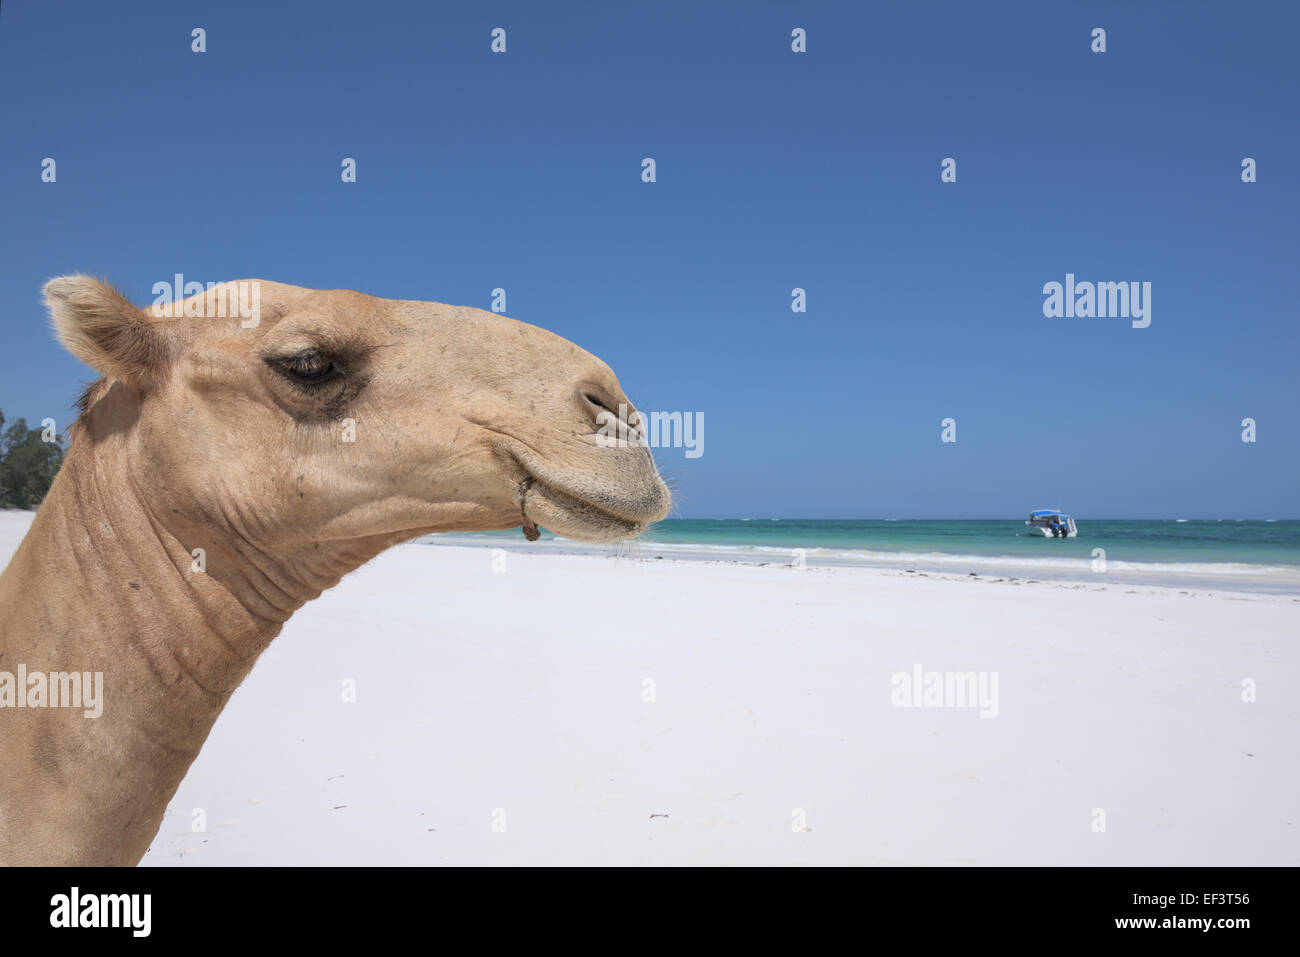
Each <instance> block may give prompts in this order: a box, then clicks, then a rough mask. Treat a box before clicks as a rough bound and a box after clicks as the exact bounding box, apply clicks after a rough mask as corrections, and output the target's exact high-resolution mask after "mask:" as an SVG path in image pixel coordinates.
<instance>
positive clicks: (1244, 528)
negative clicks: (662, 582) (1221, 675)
mask: <svg viewBox="0 0 1300 957" xmlns="http://www.w3.org/2000/svg"><path fill="white" fill-rule="evenodd" d="M1075 521H1076V522H1077V523H1078V528H1079V536H1078V537H1077V538H1072V539H1048V538H1044V537H1042V536H1041V535H1038V534H1035V535H1032V536H1031V535H1029V534H1027V532H1028V530H1027V529H1026V527H1025V524H1024V518H1023V517H1021V518H1008V519H1005V520H969V521H950V520H904V519H899V520H892V519H882V520H809V519H759V518H755V519H677V520H672V519H670V520H668V521H664V522H661V523H659V524H658V525H656V526H654V527H653V528H652V529H650V530H649V531H648V532H647V533H646V534H645V535H643V536H642V537H641V538H640V539H639V540H638V541H637V542H634V543H630V544H627V545H622V546H610V547H609V548H606V549H603V550H602V549H600V548H595V547H593V546H584V545H578V544H576V543H567V544H566V543H563V542H560V541H555V540H554V536H551V535H549V534H548V533H546V532H545V531H543V541H547V540H550V541H551V547H558V548H559V549H560V550H566V551H582V552H591V551H596V552H599V551H605V552H608V551H610V550H611V549H612V550H613V551H614V552H615V553H617V554H623V555H628V556H635V557H640V558H647V557H649V558H655V557H657V556H659V555H663V556H664V557H665V558H701V559H729V560H734V561H747V562H759V563H763V562H766V563H768V564H789V563H791V562H793V561H796V560H797V559H798V558H799V557H800V556H797V555H796V552H795V550H796V549H800V550H802V556H801V557H802V560H803V561H804V562H806V563H807V564H808V565H814V566H816V565H846V564H861V565H870V566H883V567H896V568H899V569H902V570H906V569H908V568H911V569H916V570H918V571H919V570H931V571H946V572H951V573H960V574H969V573H970V572H975V573H976V574H980V575H984V574H989V575H998V576H1003V577H1008V576H1011V577H1020V578H1045V579H1071V580H1081V581H1113V582H1116V583H1131V584H1157V585H1183V586H1187V587H1196V588H1213V587H1219V588H1223V589H1225V590H1226V589H1231V590H1237V589H1240V590H1248V591H1266V592H1277V593H1286V594H1300V521H1296V520H1287V521H1243V520H1235V519H1222V520H1200V519H1192V520H1185V521H1184V520H1175V519H1157V520H1146V519H1123V520H1120V519H1098V520H1095V521H1090V520H1088V519H1086V518H1082V517H1079V516H1076V517H1075ZM516 540H517V541H518V543H519V545H520V546H524V545H526V544H527V543H525V542H524V541H523V538H522V536H521V535H520V533H519V532H518V531H514V532H490V533H482V534H479V535H455V536H449V535H440V536H431V537H430V539H428V541H436V542H441V541H445V542H446V543H448V544H451V543H452V542H453V541H456V542H458V543H460V544H465V543H466V542H468V541H478V542H480V543H482V544H488V543H502V542H504V543H512V542H514V541H516ZM538 544H542V543H538Z"/></svg>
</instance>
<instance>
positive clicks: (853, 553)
mask: <svg viewBox="0 0 1300 957" xmlns="http://www.w3.org/2000/svg"><path fill="white" fill-rule="evenodd" d="M411 544H416V545H422V546H423V545H428V546H434V547H438V548H480V549H482V548H486V549H501V550H503V551H506V552H507V553H516V554H527V553H528V552H529V551H532V552H534V553H538V554H553V555H575V556H587V557H594V558H606V559H614V560H616V561H617V560H622V561H637V562H641V561H650V562H653V561H659V560H663V561H672V562H681V563H699V564H706V565H708V564H730V565H744V566H753V567H760V568H761V567H767V568H785V569H788V570H790V571H792V572H798V571H799V570H798V569H796V567H795V565H794V562H795V561H796V558H795V555H794V553H795V552H796V551H803V552H804V553H805V554H804V555H803V561H804V563H805V566H806V568H805V569H804V571H805V572H806V571H812V570H814V569H817V570H821V569H858V570H861V571H864V572H877V573H880V574H885V575H890V574H904V575H915V576H917V577H937V578H945V579H948V578H951V579H953V580H966V579H978V580H979V581H982V582H989V583H1002V584H1008V585H1025V584H1046V585H1061V586H1069V587H1077V588H1094V589H1096V590H1101V591H1105V590H1107V589H1111V588H1133V589H1150V590H1153V591H1174V592H1183V593H1186V592H1189V591H1191V592H1198V593H1199V592H1204V593H1207V594H1211V593H1212V594H1215V595H1218V594H1224V595H1229V596H1235V597H1240V598H1244V599H1251V600H1254V599H1265V598H1272V599H1276V600H1288V599H1293V600H1295V601H1296V602H1300V570H1292V569H1289V568H1283V567H1278V566H1268V565H1258V566H1254V565H1245V564H1242V565H1234V566H1232V567H1233V571H1231V572H1227V571H1219V570H1218V568H1219V566H1221V565H1222V564H1223V563H1214V562H1208V563H1202V564H1204V565H1205V566H1207V567H1206V568H1204V569H1202V568H1198V567H1197V563H1183V565H1182V567H1179V568H1170V567H1168V566H1162V565H1161V564H1160V563H1156V562H1119V561H1112V562H1108V563H1107V567H1106V570H1105V571H1098V572H1093V571H1091V570H1085V568H1081V567H1079V565H1078V564H1076V563H1074V562H1072V561H1070V560H1062V559H1058V560H1055V561H1056V562H1058V563H1057V564H1050V563H1049V562H1051V561H1053V560H1050V559H1049V560H1048V561H1047V562H1031V561H1027V560H1024V559H1022V558H1020V557H1018V556H985V555H966V554H959V553H944V552H936V553H931V554H915V553H901V554H900V553H893V552H883V551H870V550H866V549H860V550H846V549H824V548H808V549H801V550H796V549H789V548H777V547H773V546H762V545H759V546H748V545H712V544H683V543H676V542H674V543H666V542H654V541H647V540H645V539H638V540H634V541H632V542H626V543H621V544H618V545H589V544H584V543H580V542H571V541H567V540H565V539H559V538H555V537H547V536H544V537H543V538H541V539H540V540H538V541H536V542H526V541H524V540H523V539H522V537H519V538H516V537H515V536H513V535H493V536H487V535H475V534H468V535H467V534H462V533H448V534H445V535H429V536H424V537H422V538H419V539H416V540H415V541H414V542H413V543H411ZM1082 564H1085V565H1086V564H1087V563H1082ZM1211 569H1214V570H1211Z"/></svg>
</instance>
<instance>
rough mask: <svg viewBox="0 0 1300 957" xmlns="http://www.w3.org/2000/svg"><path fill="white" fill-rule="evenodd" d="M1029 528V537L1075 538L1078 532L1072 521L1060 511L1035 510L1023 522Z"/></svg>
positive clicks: (1048, 509)
mask: <svg viewBox="0 0 1300 957" xmlns="http://www.w3.org/2000/svg"><path fill="white" fill-rule="evenodd" d="M1025 524H1026V525H1028V526H1029V532H1028V533H1027V534H1029V535H1042V536H1043V537H1044V538H1077V537H1078V535H1079V530H1078V529H1077V528H1076V527H1075V525H1074V519H1072V518H1071V517H1070V516H1069V515H1066V514H1065V513H1064V512H1062V511H1061V510H1060V509H1055V508H1036V509H1034V510H1033V511H1032V512H1030V513H1029V518H1028V519H1026V520H1025Z"/></svg>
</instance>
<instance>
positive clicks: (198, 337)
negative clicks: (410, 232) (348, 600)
mask: <svg viewBox="0 0 1300 957" xmlns="http://www.w3.org/2000/svg"><path fill="white" fill-rule="evenodd" d="M240 283H252V284H255V285H254V286H253V288H255V290H256V291H257V292H258V299H259V300H260V305H259V309H258V315H257V316H256V321H255V322H250V321H248V320H247V319H243V318H241V317H240V315H233V314H232V315H231V316H229V317H226V316H225V310H224V309H223V310H219V311H218V312H217V314H216V315H213V314H212V312H213V310H211V309H210V308H207V309H206V312H205V307H210V306H211V303H212V301H213V300H212V298H211V294H210V293H209V296H208V298H207V299H206V300H205V301H204V302H200V301H199V300H201V299H203V297H202V296H196V297H191V299H187V300H185V302H184V303H183V304H178V306H180V305H183V307H184V308H177V309H174V310H171V311H170V312H168V313H167V314H166V315H163V316H160V313H159V310H158V309H157V308H156V307H155V308H153V309H150V310H145V309H139V308H137V307H135V306H134V305H132V304H131V303H130V302H129V301H128V300H127V299H126V298H124V297H123V296H122V295H121V294H120V293H119V292H117V291H116V290H114V289H113V288H111V287H110V286H108V285H106V284H104V283H102V282H99V281H97V280H95V279H91V278H89V277H86V276H64V277H60V278H57V279H53V280H51V281H50V282H49V283H47V284H46V286H45V290H44V293H45V301H46V304H47V306H48V308H49V311H50V314H51V318H52V321H53V325H54V329H55V331H56V333H57V335H58V338H59V339H61V340H62V342H63V344H64V345H65V346H66V347H67V348H68V349H69V350H70V351H71V352H72V354H73V355H75V356H76V357H77V358H79V359H81V360H82V361H84V362H85V363H87V364H88V365H90V366H91V367H92V368H94V369H95V370H97V371H98V372H99V373H101V374H102V376H103V378H101V379H99V380H98V381H97V382H95V383H94V384H93V385H91V386H90V388H89V389H87V391H86V393H85V395H84V396H83V397H82V400H81V402H80V407H81V414H80V417H79V418H78V420H77V422H76V423H75V425H74V426H73V427H72V428H71V429H70V430H69V446H68V452H67V456H66V458H65V461H64V464H63V467H62V469H61V470H60V471H59V473H58V476H57V477H56V479H55V481H54V484H53V486H52V487H51V489H50V492H49V494H48V496H47V497H46V499H45V500H44V502H43V503H42V504H41V506H40V509H39V510H38V512H37V514H36V516H35V519H34V520H33V522H32V525H31V528H30V530H29V531H28V534H27V536H26V537H25V538H24V540H23V541H22V543H21V545H20V546H19V548H18V550H17V552H16V553H15V554H14V556H13V559H12V561H11V562H10V563H9V566H8V567H7V568H6V569H5V571H4V573H3V575H2V576H0V672H9V673H15V672H16V671H17V670H18V669H19V668H20V667H22V668H24V669H25V672H26V673H32V672H44V673H47V674H48V673H56V672H58V673H68V672H80V673H87V676H88V675H89V674H91V673H102V675H103V701H102V702H101V703H102V714H101V715H99V716H98V717H95V718H91V717H87V714H86V713H84V712H83V710H81V709H72V708H66V707H26V708H13V707H0V863H3V864H41V865H47V864H48V865H54V864H70V865H134V864H136V863H138V862H139V860H140V858H141V857H142V856H143V855H144V853H145V852H146V850H148V847H149V844H150V841H151V840H152V839H153V837H154V835H155V834H156V833H157V831H158V827H159V825H160V823H161V820H162V816H163V813H164V811H165V810H166V807H167V803H168V801H169V800H170V799H171V797H172V795H173V794H174V793H175V792H176V789H177V787H178V786H179V785H180V782H181V779H182V778H183V777H184V775H185V773H186V770H187V769H188V768H189V766H190V764H191V763H192V762H193V761H194V759H195V757H196V756H197V755H198V753H199V749H200V748H201V747H202V746H203V742H204V741H205V740H206V738H207V736H208V733H209V731H210V730H211V728H212V726H213V724H214V722H215V721H216V719H217V716H218V715H219V714H220V713H221V710H222V708H223V707H224V706H225V704H226V702H227V701H229V700H230V696H231V694H232V693H233V692H234V691H235V689H236V688H237V687H238V686H239V684H240V682H241V681H242V680H243V679H244V677H245V676H246V675H247V674H248V673H249V671H250V669H251V668H252V667H253V664H254V662H256V661H257V658H258V655H259V654H261V652H262V651H263V650H264V649H265V648H266V647H267V646H268V645H269V644H270V642H271V640H272V639H274V638H275V636H276V635H277V634H279V633H280V630H281V628H282V627H283V626H284V623H285V622H286V621H288V620H289V617H290V616H291V615H292V614H293V613H294V612H295V611H296V610H297V609H299V608H301V607H302V606H303V605H304V604H305V603H306V602H309V601H311V600H312V599H314V598H316V597H318V596H319V595H320V594H321V593H322V592H323V591H324V590H325V589H327V588H330V587H332V586H334V585H335V584H337V583H338V582H339V580H340V579H341V578H342V577H343V576H344V575H346V574H347V573H348V572H350V571H352V570H353V569H356V568H357V567H359V566H360V565H362V564H364V563H365V562H367V561H369V560H370V559H371V558H373V557H374V556H376V555H377V554H379V553H380V552H381V551H383V550H384V549H386V548H389V547H391V546H393V545H396V544H398V543H400V542H403V541H407V540H409V539H412V538H415V537H416V536H419V535H424V534H427V533H431V532H452V531H470V530H489V529H509V528H514V527H522V528H523V530H524V532H525V534H526V535H528V536H529V537H530V538H531V537H535V536H536V528H537V526H538V525H544V526H545V527H546V528H548V529H550V530H551V531H553V532H555V533H556V534H557V535H560V536H563V537H567V538H573V539H579V540H583V541H590V542H611V541H618V540H622V539H625V538H630V537H633V536H635V535H637V534H639V533H640V532H641V531H643V530H644V529H645V528H646V527H647V525H649V524H650V523H652V522H655V521H658V520H660V519H662V518H663V517H664V516H665V515H666V514H667V513H668V510H669V504H670V494H669V492H668V489H667V487H666V486H665V484H664V482H663V481H662V479H661V478H660V476H659V473H658V471H657V470H656V468H655V464H654V461H653V458H652V457H651V454H650V451H649V449H648V447H646V445H645V444H644V443H637V442H631V443H620V444H618V445H611V444H609V443H605V444H600V443H599V442H598V441H596V431H597V430H596V427H595V423H596V422H597V421H598V418H599V417H601V416H605V417H606V418H607V417H608V415H609V414H610V413H611V411H612V410H615V409H618V408H619V407H620V406H626V407H627V408H634V407H633V406H632V405H631V403H630V401H629V400H628V398H627V396H626V395H625V394H624V393H623V390H622V388H621V387H620V386H619V383H618V379H617V378H615V376H614V373H613V372H612V371H611V370H610V368H609V367H608V366H607V365H606V364H605V363H604V362H602V361H600V360H599V359H597V358H596V357H595V356H593V355H591V354H590V353H588V352H586V351H584V350H583V349H581V348H579V347H578V346H576V345H574V344H573V343H571V342H569V341H568V340H566V339H563V338H561V337H560V336H557V335H555V334H553V333H550V332H547V331H546V330H544V329H540V328H538V327H536V326H531V325H528V324H526V323H523V322H519V321H516V320H514V319H509V318H506V317H504V316H501V315H497V314H495V313H491V312H485V311H482V310H478V309H471V308H465V307H456V306H448V305H443V304H440V303H434V302H416V301H406V300H391V299H379V298H375V297H372V296H369V295H364V294H362V293H359V292H352V291H349V290H328V291H326V290H314V289H306V288H302V287H298V286H292V285H286V284H282V283H273V282H266V281H261V280H242V281H240ZM224 285H225V286H228V287H230V288H229V290H228V291H229V293H230V297H231V298H230V301H231V302H238V301H240V300H239V298H238V294H237V293H236V290H235V285H237V284H224ZM247 288H249V287H248V286H245V285H239V289H241V290H243V289H247ZM226 291H227V290H226V289H223V288H222V287H217V292H218V293H224V292H226ZM241 315H242V314H241ZM633 431H635V428H634V429H633ZM19 693H20V694H21V693H22V689H19ZM3 703H4V702H3V700H2V699H0V704H3Z"/></svg>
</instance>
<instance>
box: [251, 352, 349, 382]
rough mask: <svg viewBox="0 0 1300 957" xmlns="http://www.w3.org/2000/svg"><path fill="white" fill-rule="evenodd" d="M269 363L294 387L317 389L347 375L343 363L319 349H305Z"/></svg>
mask: <svg viewBox="0 0 1300 957" xmlns="http://www.w3.org/2000/svg"><path fill="white" fill-rule="evenodd" d="M266 361H267V363H268V364H269V365H270V366H271V367H272V368H273V369H275V370H276V371H277V372H279V373H280V375H282V376H283V377H284V378H286V379H288V380H289V381H290V382H292V383H293V384H294V385H297V386H301V387H303V388H308V389H310V388H315V387H317V386H321V385H324V384H325V383H327V382H331V381H333V380H335V379H338V378H341V377H342V376H344V375H346V370H345V369H344V368H343V365H342V363H341V362H339V360H338V359H336V358H334V357H333V356H331V355H329V354H328V353H325V352H321V351H320V350H319V349H305V350H303V351H302V352H296V353H294V354H292V355H287V356H277V357H274V358H270V359H267V360H266Z"/></svg>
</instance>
